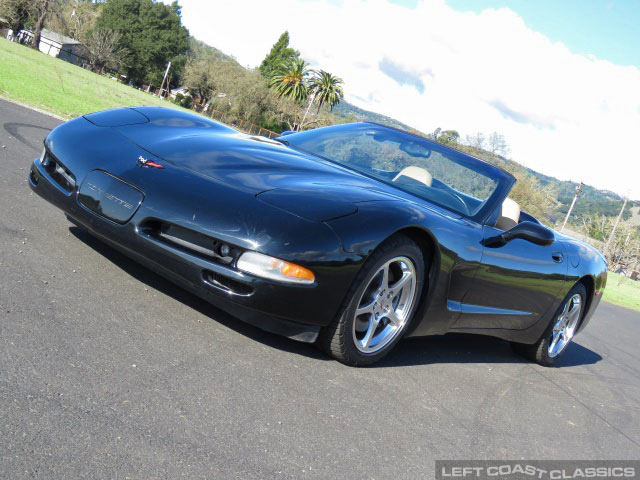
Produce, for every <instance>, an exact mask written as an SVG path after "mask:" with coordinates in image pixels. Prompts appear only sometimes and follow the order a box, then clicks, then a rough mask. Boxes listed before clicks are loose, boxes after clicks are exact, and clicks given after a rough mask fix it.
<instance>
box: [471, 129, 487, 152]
mask: <svg viewBox="0 0 640 480" xmlns="http://www.w3.org/2000/svg"><path fill="white" fill-rule="evenodd" d="M466 140H467V145H470V146H472V147H475V148H485V142H486V138H485V136H484V133H482V132H478V133H476V134H475V135H467V138H466Z"/></svg>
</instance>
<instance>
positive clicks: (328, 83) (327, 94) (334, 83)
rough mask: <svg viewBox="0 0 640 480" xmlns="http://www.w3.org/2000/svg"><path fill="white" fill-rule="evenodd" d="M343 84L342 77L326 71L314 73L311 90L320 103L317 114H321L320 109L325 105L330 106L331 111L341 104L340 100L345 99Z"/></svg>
mask: <svg viewBox="0 0 640 480" xmlns="http://www.w3.org/2000/svg"><path fill="white" fill-rule="evenodd" d="M342 83H343V82H342V79H341V78H340V77H336V76H335V75H332V74H331V73H329V72H325V71H324V70H320V71H316V72H313V77H312V79H311V84H310V88H311V91H313V92H314V94H315V99H316V100H317V101H318V110H317V112H316V113H318V112H320V108H321V107H322V105H324V104H325V103H326V104H327V105H329V109H330V110H333V107H334V106H335V105H337V104H338V103H340V100H342V98H344V93H343V92H342V87H341V85H342Z"/></svg>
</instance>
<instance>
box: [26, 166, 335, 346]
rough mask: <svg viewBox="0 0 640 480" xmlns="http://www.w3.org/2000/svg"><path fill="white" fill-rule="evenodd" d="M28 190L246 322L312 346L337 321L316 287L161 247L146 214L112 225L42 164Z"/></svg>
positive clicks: (33, 172)
mask: <svg viewBox="0 0 640 480" xmlns="http://www.w3.org/2000/svg"><path fill="white" fill-rule="evenodd" d="M29 185H30V187H31V189H32V190H33V191H34V192H35V193H37V194H38V195H39V196H41V197H42V198H44V199H45V200H47V201H48V202H50V203H52V204H53V205H55V206H56V207H58V208H60V209H61V210H63V211H64V213H65V214H66V215H67V218H68V219H69V220H70V221H72V222H73V223H74V224H76V225H78V226H81V227H82V228H84V229H86V230H88V231H89V232H90V233H91V234H93V235H94V236H96V237H97V238H99V239H100V240H102V241H104V242H105V243H107V244H109V245H110V246H112V247H114V248H116V249H117V250H119V251H121V252H122V253H124V254H125V255H127V256H128V257H130V258H132V259H134V260H135V261H137V262H139V263H141V264H143V265H144V266H146V267H148V268H149V269H151V270H153V271H154V272H156V273H158V274H160V275H162V276H163V277H165V278H167V279H168V280H170V281H172V282H174V283H176V284H177V285H179V286H180V287H183V288H185V289H187V290H189V291H191V292H192V293H194V294H196V295H198V296H199V297H201V298H203V299H204V300H206V301H207V302H209V303H211V304H213V305H215V306H216V307H218V308H220V309H221V310H223V311H225V312H227V313H229V314H231V315H232V316H234V317H236V318H238V319H240V320H242V321H244V322H247V323H250V324H252V325H254V326H257V327H259V328H261V329H263V330H266V331H270V332H273V333H276V334H279V335H283V336H286V337H289V338H292V339H295V340H299V341H304V342H313V341H315V339H316V337H317V335H318V332H319V330H320V328H321V327H322V326H323V325H326V324H328V323H329V322H330V321H331V320H332V319H333V315H334V314H335V305H334V304H332V303H335V302H327V299H326V298H323V297H324V295H323V294H322V292H321V291H318V290H319V289H318V285H316V284H313V285H285V284H281V283H277V282H273V281H269V280H265V279H261V278H258V277H255V276H251V275H248V274H245V273H243V272H240V271H238V270H236V269H234V268H232V267H231V266H225V265H221V264H219V263H215V262H213V261H209V260H207V259H204V258H202V257H200V256H197V255H192V254H189V253H187V252H185V251H183V250H180V249H178V248H174V247H172V246H170V245H167V244H165V243H162V242H160V241H158V240H157V239H156V238H153V237H152V236H150V235H148V234H146V233H145V231H144V230H143V229H142V228H140V225H141V224H142V223H143V222H144V220H145V219H146V218H147V214H148V212H146V211H145V209H144V208H140V210H139V211H138V212H137V213H136V214H135V215H134V217H133V218H132V219H131V220H130V221H129V222H127V223H125V224H118V223H115V222H112V221H110V220H108V219H106V218H104V217H101V216H99V215H97V214H95V213H93V212H92V211H90V210H89V209H87V208H85V207H83V206H82V205H80V203H78V201H77V191H78V187H77V186H76V188H75V189H74V190H73V191H71V192H69V191H67V190H65V189H64V188H62V187H61V186H60V185H58V184H57V182H56V181H55V180H53V179H52V177H51V176H50V175H49V173H48V172H47V171H46V170H45V169H44V168H43V167H42V165H41V164H40V162H39V160H35V161H34V162H33V164H32V166H31V171H30V173H29ZM215 278H224V279H228V280H230V281H231V282H238V283H240V284H242V285H246V286H247V289H246V291H243V292H241V293H237V292H233V291H230V290H229V289H225V288H223V286H221V285H220V284H219V283H218V282H216V281H215V280H214V279H215Z"/></svg>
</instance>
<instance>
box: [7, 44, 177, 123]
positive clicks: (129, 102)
mask: <svg viewBox="0 0 640 480" xmlns="http://www.w3.org/2000/svg"><path fill="white" fill-rule="evenodd" d="M0 96H4V97H6V98H10V99H13V100H17V101H19V102H22V103H25V104H27V105H31V106H34V107H37V108H40V109H42V110H45V111H47V112H51V113H55V114H57V115H59V116H61V117H64V118H74V117H77V116H80V115H83V114H85V113H90V112H95V111H98V110H105V109H107V108H114V107H122V106H136V105H161V106H165V107H174V108H177V107H176V106H175V105H173V104H172V103H170V102H167V101H165V100H161V99H159V98H157V97H154V96H153V95H150V94H148V93H145V92H142V91H140V90H136V89H135V88H132V87H129V86H127V85H123V84H121V83H118V82H116V81H115V80H111V79H110V78H108V77H104V76H101V75H96V74H95V73H92V72H90V71H88V70H85V69H83V68H80V67H77V66H75V65H72V64H70V63H68V62H65V61H63V60H59V59H57V58H54V57H50V56H49V55H46V54H44V53H41V52H39V51H36V50H33V49H32V48H29V47H25V46H24V45H20V44H17V43H13V42H10V41H8V40H6V39H4V38H0Z"/></svg>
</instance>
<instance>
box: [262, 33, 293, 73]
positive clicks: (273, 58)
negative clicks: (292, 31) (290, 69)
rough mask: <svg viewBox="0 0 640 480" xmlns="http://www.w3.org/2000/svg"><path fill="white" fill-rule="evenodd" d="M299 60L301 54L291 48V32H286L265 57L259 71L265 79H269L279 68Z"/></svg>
mask: <svg viewBox="0 0 640 480" xmlns="http://www.w3.org/2000/svg"><path fill="white" fill-rule="evenodd" d="M299 58H300V52H298V51H297V50H295V49H293V48H291V47H289V32H284V33H283V34H282V35H280V38H279V39H278V41H277V42H276V43H275V44H274V45H273V47H271V51H270V52H269V53H268V54H267V56H266V57H264V60H262V63H261V64H260V67H258V69H259V70H260V73H262V76H263V77H265V78H269V77H271V75H272V74H273V73H274V72H275V71H276V70H277V69H278V68H279V67H281V66H282V65H285V64H289V63H291V62H292V61H294V60H298V59H299Z"/></svg>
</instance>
